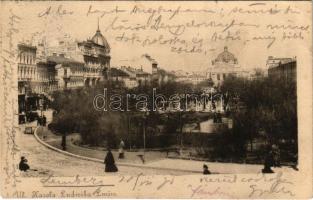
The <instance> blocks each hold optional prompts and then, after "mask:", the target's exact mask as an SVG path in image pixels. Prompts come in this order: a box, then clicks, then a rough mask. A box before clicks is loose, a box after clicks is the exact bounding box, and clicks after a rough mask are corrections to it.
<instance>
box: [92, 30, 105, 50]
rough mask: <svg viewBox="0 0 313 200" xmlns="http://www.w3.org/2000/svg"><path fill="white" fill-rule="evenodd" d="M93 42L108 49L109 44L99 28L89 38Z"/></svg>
mask: <svg viewBox="0 0 313 200" xmlns="http://www.w3.org/2000/svg"><path fill="white" fill-rule="evenodd" d="M91 40H92V41H93V42H94V43H96V44H98V45H101V46H104V47H105V48H106V49H110V45H109V43H108V41H107V40H106V39H105V37H104V36H103V35H102V34H101V32H100V30H99V28H98V30H97V32H96V34H95V35H94V36H93V37H92V39H91Z"/></svg>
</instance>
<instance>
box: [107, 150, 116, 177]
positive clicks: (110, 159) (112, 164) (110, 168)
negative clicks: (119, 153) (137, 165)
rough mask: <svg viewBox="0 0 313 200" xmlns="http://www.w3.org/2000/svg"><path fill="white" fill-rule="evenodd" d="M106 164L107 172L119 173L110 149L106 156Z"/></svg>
mask: <svg viewBox="0 0 313 200" xmlns="http://www.w3.org/2000/svg"><path fill="white" fill-rule="evenodd" d="M104 164H105V172H117V171H118V169H117V167H116V165H115V160H114V157H113V154H112V152H111V150H110V149H108V152H107V155H106V156H105V159H104Z"/></svg>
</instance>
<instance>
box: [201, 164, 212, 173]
mask: <svg viewBox="0 0 313 200" xmlns="http://www.w3.org/2000/svg"><path fill="white" fill-rule="evenodd" d="M203 174H204V175H206V174H211V172H210V171H209V169H208V166H207V165H206V164H204V165H203Z"/></svg>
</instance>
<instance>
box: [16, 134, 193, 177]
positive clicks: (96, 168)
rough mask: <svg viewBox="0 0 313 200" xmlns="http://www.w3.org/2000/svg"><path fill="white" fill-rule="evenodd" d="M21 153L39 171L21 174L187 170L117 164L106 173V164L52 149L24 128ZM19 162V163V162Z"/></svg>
mask: <svg viewBox="0 0 313 200" xmlns="http://www.w3.org/2000/svg"><path fill="white" fill-rule="evenodd" d="M16 143H17V145H18V149H19V155H20V156H25V157H26V159H27V160H28V164H29V165H30V168H31V169H35V170H37V171H33V170H30V171H27V172H21V173H20V176H47V175H51V174H53V175H54V176H75V175H77V174H79V175H81V176H91V175H94V176H100V175H110V176H112V175H138V174H140V173H143V174H145V175H168V174H171V175H184V174H187V173H186V172H181V171H177V170H155V169H147V168H136V167H126V166H117V167H118V169H119V171H118V172H117V173H105V172H104V164H101V163H97V162H93V161H86V160H81V159H78V158H73V157H70V156H66V155H63V154H60V153H58V152H55V151H52V150H50V149H48V148H46V147H45V146H43V145H42V144H40V143H38V141H37V140H36V139H35V137H34V136H33V135H28V134H24V133H23V128H22V130H21V131H20V133H19V134H18V135H17V137H16ZM17 162H18V161H17ZM17 164H18V163H17Z"/></svg>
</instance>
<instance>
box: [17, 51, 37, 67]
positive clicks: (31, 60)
mask: <svg viewBox="0 0 313 200" xmlns="http://www.w3.org/2000/svg"><path fill="white" fill-rule="evenodd" d="M19 57H20V63H23V64H30V65H32V64H35V61H36V56H35V55H29V54H28V53H26V54H25V53H21V54H20V56H19Z"/></svg>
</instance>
